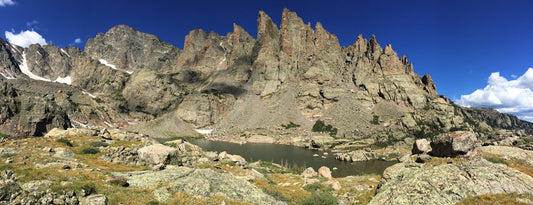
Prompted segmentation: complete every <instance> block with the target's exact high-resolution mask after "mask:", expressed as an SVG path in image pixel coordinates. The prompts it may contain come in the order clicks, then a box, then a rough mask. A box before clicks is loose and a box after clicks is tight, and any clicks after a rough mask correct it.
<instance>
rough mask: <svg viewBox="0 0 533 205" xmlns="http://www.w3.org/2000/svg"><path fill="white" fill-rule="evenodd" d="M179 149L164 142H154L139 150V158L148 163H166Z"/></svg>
mask: <svg viewBox="0 0 533 205" xmlns="http://www.w3.org/2000/svg"><path fill="white" fill-rule="evenodd" d="M177 151H178V149H176V148H173V147H169V146H165V145H162V144H153V145H149V146H146V147H143V148H140V149H139V150H137V154H138V155H139V159H140V160H141V161H144V162H146V163H148V164H153V165H155V164H166V163H168V162H169V161H170V157H171V156H174V154H175V153H176V152H177Z"/></svg>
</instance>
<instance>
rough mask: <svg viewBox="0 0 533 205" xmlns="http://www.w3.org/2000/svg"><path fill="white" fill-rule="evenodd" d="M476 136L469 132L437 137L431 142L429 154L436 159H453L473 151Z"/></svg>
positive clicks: (445, 134)
mask: <svg viewBox="0 0 533 205" xmlns="http://www.w3.org/2000/svg"><path fill="white" fill-rule="evenodd" d="M476 141H477V138H476V134H475V133H473V132H470V131H456V132H450V133H444V134H440V135H437V136H435V137H434V138H433V140H432V141H431V149H432V151H431V154H432V155H433V156H437V157H455V156H457V155H464V154H467V153H468V152H469V151H471V150H473V149H474V145H475V143H476Z"/></svg>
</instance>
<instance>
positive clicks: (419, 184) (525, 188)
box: [370, 159, 533, 204]
mask: <svg viewBox="0 0 533 205" xmlns="http://www.w3.org/2000/svg"><path fill="white" fill-rule="evenodd" d="M532 192H533V178H532V177H531V176H529V175H526V174H524V173H521V172H519V171H517V170H515V169H513V168H510V167H507V166H505V165H502V164H493V163H491V162H488V161H486V160H484V159H473V160H470V161H467V162H463V163H460V164H442V165H426V166H420V165H416V164H409V163H399V164H396V165H393V166H391V167H389V168H387V169H386V170H385V171H384V173H383V179H382V182H381V183H380V185H379V187H378V190H377V194H376V196H375V197H374V198H373V199H372V201H370V204H455V203H457V202H459V201H461V200H462V199H464V198H466V197H468V196H475V195H481V194H498V193H530V194H531V193H532Z"/></svg>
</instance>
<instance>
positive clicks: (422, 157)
mask: <svg viewBox="0 0 533 205" xmlns="http://www.w3.org/2000/svg"><path fill="white" fill-rule="evenodd" d="M429 160H431V156H429V155H428V154H421V155H418V157H417V158H416V162H418V163H426V162H428V161H429Z"/></svg>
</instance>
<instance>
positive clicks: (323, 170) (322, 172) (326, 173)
mask: <svg viewBox="0 0 533 205" xmlns="http://www.w3.org/2000/svg"><path fill="white" fill-rule="evenodd" d="M318 177H326V178H328V179H332V178H333V177H332V176H331V170H329V168H328V167H325V166H322V167H320V168H318Z"/></svg>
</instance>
